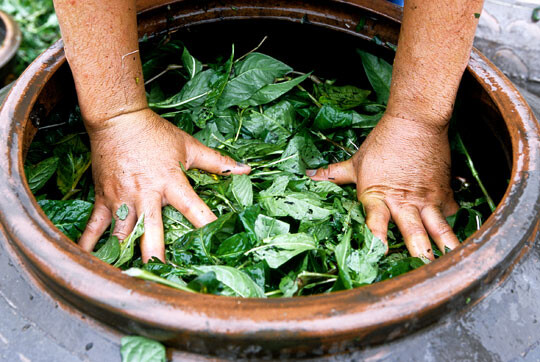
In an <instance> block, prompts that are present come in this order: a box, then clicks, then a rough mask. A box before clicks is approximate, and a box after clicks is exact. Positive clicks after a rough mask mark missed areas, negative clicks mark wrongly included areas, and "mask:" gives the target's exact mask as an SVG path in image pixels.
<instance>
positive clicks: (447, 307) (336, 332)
mask: <svg viewBox="0 0 540 362" xmlns="http://www.w3.org/2000/svg"><path fill="white" fill-rule="evenodd" d="M168 3H170V4H168ZM166 4H168V5H166ZM139 6H140V11H141V13H140V27H139V29H140V35H141V36H142V35H144V34H147V35H157V34H163V33H165V32H166V31H171V30H178V31H179V33H180V36H181V37H183V38H185V39H186V43H188V44H191V45H193V46H195V47H197V45H198V48H199V50H193V53H195V54H199V53H198V51H204V49H206V50H207V51H209V52H211V51H213V50H214V48H219V47H220V46H223V45H220V41H221V37H223V38H225V39H231V38H232V39H233V40H234V39H236V40H238V42H237V44H239V45H242V44H240V43H241V42H242V41H243V40H245V41H246V43H247V44H249V46H253V45H256V44H257V43H258V41H259V40H260V39H261V37H260V35H261V34H268V35H269V36H270V37H269V41H271V39H275V40H274V43H271V44H270V45H268V46H272V50H271V51H272V53H273V54H275V52H274V50H275V51H277V52H279V51H283V53H284V55H285V57H284V58H281V59H283V60H284V61H286V62H289V63H290V64H292V65H293V66H295V67H296V64H299V65H304V67H303V68H301V70H315V73H316V74H317V73H318V72H319V70H320V71H321V72H326V73H327V74H330V75H332V74H335V72H338V73H339V71H340V69H342V68H347V67H348V69H352V68H350V67H354V66H356V67H358V66H359V60H358V58H350V59H349V58H348V55H349V54H353V53H354V48H355V47H360V46H361V47H364V48H366V47H368V48H370V49H371V50H373V51H377V52H378V53H379V54H382V55H384V56H387V57H388V58H391V54H392V52H391V51H390V50H388V49H387V48H385V46H383V45H376V44H375V43H374V42H372V41H371V40H370V39H371V38H372V37H373V36H374V35H377V36H378V38H379V39H380V40H382V42H387V41H388V42H391V43H396V41H397V37H398V32H399V20H400V10H399V8H397V7H395V6H393V5H391V4H389V3H386V2H384V1H375V0H355V1H338V0H335V1H317V2H309V3H308V2H304V1H297V0H283V1H279V2H277V3H276V2H269V1H263V0H258V1H248V0H235V1H227V2H223V1H201V0H197V1H195V0H192V1H188V0H185V1H178V2H173V1H157V0H154V1H152V0H146V1H141V2H140V4H139ZM362 18H365V19H366V23H365V26H364V27H363V29H358V31H357V29H356V26H357V24H358V22H359V20H360V19H362ZM344 41H346V42H344ZM230 42H231V40H228V41H227V42H226V44H225V45H226V47H227V50H229V49H230V48H229V47H230ZM278 43H279V44H278ZM323 43H324V47H322V46H320V45H321V44H323ZM278 45H279V47H278ZM318 45H319V46H318ZM244 46H245V47H246V48H248V46H247V45H245V43H244ZM327 47H329V48H327ZM280 49H281V50H280ZM326 49H330V51H326ZM263 51H264V49H263ZM323 52H324V53H323ZM238 53H239V54H240V53H241V52H240V51H238ZM295 63H296V64H295ZM329 64H333V65H334V66H333V67H328V65H329ZM306 68H307V69H306ZM349 73H350V72H349ZM359 73H361V72H359ZM73 93H74V89H73V83H72V79H71V75H70V73H69V69H68V67H67V64H66V62H65V57H64V52H63V48H62V42H58V43H56V44H55V45H53V46H52V47H50V48H49V49H48V50H47V51H46V52H45V53H44V54H43V55H41V56H40V57H39V58H38V59H37V60H36V61H35V62H34V63H33V64H32V65H31V66H30V67H29V68H28V69H27V70H26V72H25V73H24V74H23V75H22V76H21V77H20V78H19V80H18V81H17V83H16V84H15V86H14V87H13V89H12V91H11V93H10V94H9V96H8V98H7V99H6V101H5V104H4V106H3V108H2V110H1V112H0V194H1V195H2V196H1V198H0V223H1V228H0V231H1V235H0V239H2V242H4V243H7V244H8V246H9V247H10V248H11V249H12V250H13V251H14V253H15V254H16V255H18V257H19V258H20V259H21V261H22V264H23V265H24V266H25V268H26V269H27V270H28V272H30V273H31V275H33V276H34V277H35V280H36V281H37V282H39V283H40V284H41V285H42V287H43V288H45V289H46V290H47V292H49V293H52V294H53V295H54V296H55V297H56V298H58V299H59V300H60V301H62V302H66V303H68V304H69V305H71V306H74V307H75V308H77V309H79V310H80V311H82V312H84V313H86V314H88V315H90V316H92V317H94V318H96V319H98V320H100V321H103V322H105V323H107V324H109V325H110V326H112V327H113V328H115V329H117V330H119V331H121V332H122V333H134V334H141V335H145V336H149V337H151V338H154V339H157V340H160V341H163V342H164V343H166V344H167V345H169V346H173V347H176V348H177V349H179V350H181V351H185V352H189V353H197V354H212V355H218V356H229V357H233V356H252V357H253V356H257V357H264V356H273V357H286V356H289V357H301V356H306V355H323V354H324V355H328V354H335V353H340V352H343V351H345V350H348V349H352V348H357V347H358V346H361V345H365V344H368V343H380V342H384V341H388V340H391V339H393V338H396V337H399V336H403V335H406V334H407V333H410V332H411V331H413V330H415V329H416V328H419V327H421V326H424V325H426V324H428V323H430V322H432V321H434V320H436V319H438V318H441V317H443V316H445V315H447V314H449V313H456V312H459V311H460V310H461V309H463V308H465V306H466V304H467V303H468V300H469V299H468V298H469V297H471V298H473V300H475V299H476V298H480V297H481V296H482V294H483V293H485V292H486V290H487V289H488V287H489V286H490V285H493V284H494V282H496V281H500V280H501V278H502V277H503V275H504V273H505V272H506V271H508V270H510V267H511V266H512V265H513V264H514V263H515V262H516V261H517V260H518V259H519V257H520V256H521V255H523V253H524V252H525V251H526V250H527V246H528V245H529V244H530V243H532V241H533V240H534V238H535V237H536V235H537V230H538V219H537V210H536V207H537V205H538V204H539V202H540V193H539V190H540V158H539V154H538V150H539V149H540V148H539V146H540V145H539V140H540V137H539V129H538V125H537V123H536V121H535V119H534V117H533V115H532V112H531V110H530V109H529V107H528V106H527V104H526V103H525V101H524V100H523V98H522V97H521V96H520V95H519V93H518V92H517V91H516V89H515V88H514V86H513V85H512V84H511V83H510V81H508V79H507V78H505V77H504V75H503V74H502V73H501V72H500V71H499V70H497V69H496V68H495V67H494V66H493V65H492V64H491V63H490V62H489V61H488V60H487V59H486V58H485V57H484V56H482V55H481V54H480V53H478V52H477V51H476V50H473V53H472V57H471V60H470V62H469V66H468V68H467V72H466V75H465V77H464V80H463V82H462V87H461V90H460V101H461V102H462V104H463V107H462V108H463V109H464V110H465V111H466V113H465V114H463V115H462V118H463V120H464V123H466V124H467V129H466V132H463V134H464V137H465V138H468V139H470V140H472V142H469V143H471V144H473V145H474V144H475V142H474V140H475V139H481V144H480V146H481V147H477V148H474V147H473V149H472V150H471V152H472V153H473V156H474V157H476V159H477V160H479V161H480V162H477V163H478V166H479V168H480V173H481V174H484V175H489V177H487V178H485V181H486V184H487V187H488V189H489V190H490V192H492V194H493V195H494V196H496V197H497V198H498V199H499V200H500V202H499V205H498V207H497V209H496V211H495V212H494V213H493V215H491V217H490V218H489V219H488V220H487V221H486V222H485V223H484V225H483V226H482V228H481V229H480V230H479V231H478V232H476V233H475V234H474V235H473V236H472V237H471V238H469V239H468V240H467V241H466V242H464V243H463V245H462V246H461V247H459V248H458V249H456V250H454V251H452V252H451V253H449V254H447V255H445V256H444V257H441V258H439V259H438V260H437V261H435V262H433V263H431V264H429V265H426V266H424V267H422V268H419V269H417V270H414V271H412V272H410V273H407V274H405V275H402V276H400V277H397V278H395V279H391V280H387V281H384V282H381V283H377V284H374V285H370V286H366V287H362V288H358V289H354V290H350V291H343V292H337V293H332V294H329V295H318V296H309V297H300V298H291V299H266V300H258V299H240V298H229V297H220V296H213V295H202V294H193V293H184V292H181V291H178V290H174V289H171V288H167V287H164V286H161V285H157V284H154V283H150V282H145V281H142V280H139V279H135V278H131V277H128V276H126V275H124V274H122V273H121V272H120V271H119V270H118V269H115V268H114V267H112V266H109V265H107V264H105V263H103V262H101V261H100V260H98V259H97V258H95V257H93V256H92V255H90V254H88V253H86V252H83V251H82V250H81V249H80V248H79V247H78V246H77V245H75V244H74V243H73V242H71V241H70V240H68V239H67V238H66V237H65V236H64V235H62V234H61V233H60V232H59V231H58V230H57V229H56V228H55V227H54V226H53V225H52V224H51V222H50V221H49V220H48V219H47V218H46V216H45V215H44V213H43V212H42V211H41V210H40V208H39V207H38V205H37V203H36V201H35V199H34V198H33V196H32V194H31V193H30V190H29V188H28V186H27V183H26V180H25V177H24V171H23V155H24V149H25V147H26V146H27V145H29V143H30V142H31V140H32V137H33V136H34V135H35V133H36V132H37V129H36V125H39V124H40V122H43V120H44V119H45V117H46V114H47V112H48V111H49V110H50V109H51V108H53V107H54V106H55V105H56V104H57V103H58V102H60V101H66V100H70V99H72V98H70V97H72V95H73ZM71 101H72V100H71ZM476 143H478V142H476ZM507 165H510V167H508V166H507ZM495 166H496V167H495ZM510 170H511V171H510ZM507 179H510V183H509V185H508V186H506V185H507V184H506V181H507ZM466 301H467V302H466Z"/></svg>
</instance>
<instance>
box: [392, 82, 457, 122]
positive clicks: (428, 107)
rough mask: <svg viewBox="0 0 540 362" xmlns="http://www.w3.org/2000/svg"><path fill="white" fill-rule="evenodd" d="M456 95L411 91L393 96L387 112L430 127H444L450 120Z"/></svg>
mask: <svg viewBox="0 0 540 362" xmlns="http://www.w3.org/2000/svg"><path fill="white" fill-rule="evenodd" d="M454 99H455V95H451V96H447V97H442V96H438V97H429V96H427V95H426V94H425V93H423V92H413V91H409V94H407V95H403V94H400V95H399V96H396V97H392V95H391V96H390V99H389V101H388V106H387V108H386V114H387V115H388V116H390V117H394V118H400V119H406V120H410V121H414V122H416V123H420V124H425V125H426V126H428V127H439V128H441V127H442V128H444V127H446V126H447V125H448V123H449V122H450V118H451V117H452V112H453V109H454Z"/></svg>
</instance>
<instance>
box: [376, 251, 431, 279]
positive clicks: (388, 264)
mask: <svg viewBox="0 0 540 362" xmlns="http://www.w3.org/2000/svg"><path fill="white" fill-rule="evenodd" d="M407 255H408V254H407V253H403V254H402V253H394V254H391V255H389V256H388V257H387V258H386V259H385V260H383V261H382V263H381V264H380V267H379V270H380V275H379V277H378V278H377V281H381V280H386V279H390V278H395V277H397V276H398V275H401V274H404V273H406V272H408V271H411V270H414V269H416V268H419V267H421V266H423V265H425V264H424V262H423V261H422V259H420V258H413V257H409V256H407Z"/></svg>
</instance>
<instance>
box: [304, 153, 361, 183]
mask: <svg viewBox="0 0 540 362" xmlns="http://www.w3.org/2000/svg"><path fill="white" fill-rule="evenodd" d="M306 175H307V176H309V177H311V179H312V180H313V181H331V182H334V183H336V184H338V185H341V184H352V183H356V173H355V170H354V165H353V163H352V159H350V158H349V159H348V160H347V161H343V162H338V163H333V164H331V165H328V167H327V168H319V169H318V170H306Z"/></svg>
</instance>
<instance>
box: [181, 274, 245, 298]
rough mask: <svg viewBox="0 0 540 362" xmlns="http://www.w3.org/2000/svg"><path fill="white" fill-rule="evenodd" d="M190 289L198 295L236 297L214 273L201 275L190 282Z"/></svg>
mask: <svg viewBox="0 0 540 362" xmlns="http://www.w3.org/2000/svg"><path fill="white" fill-rule="evenodd" d="M188 288H190V289H192V290H194V291H196V292H198V293H205V294H215V295H228V296H234V292H232V291H231V290H230V288H228V287H227V286H226V285H224V284H223V283H221V282H220V281H219V280H218V278H217V276H216V273H214V272H208V273H203V274H200V275H199V276H197V277H196V278H195V279H193V280H192V281H190V282H189V284H188Z"/></svg>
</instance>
